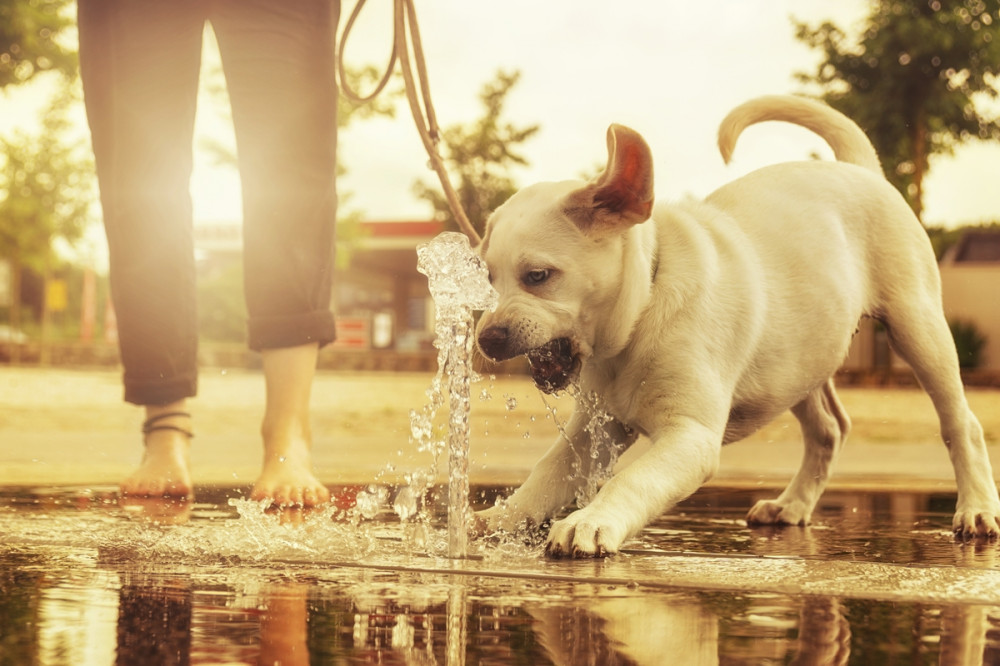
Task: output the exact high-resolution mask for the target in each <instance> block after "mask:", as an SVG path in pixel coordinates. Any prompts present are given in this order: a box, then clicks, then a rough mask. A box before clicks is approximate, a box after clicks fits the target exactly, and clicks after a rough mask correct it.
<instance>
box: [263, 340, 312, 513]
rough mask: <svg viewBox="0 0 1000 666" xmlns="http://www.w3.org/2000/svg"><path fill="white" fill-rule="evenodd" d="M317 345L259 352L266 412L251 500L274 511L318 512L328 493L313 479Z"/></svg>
mask: <svg viewBox="0 0 1000 666" xmlns="http://www.w3.org/2000/svg"><path fill="white" fill-rule="evenodd" d="M318 352H319V345H317V344H316V343H310V344H306V345H300V346H298V347H285V348H281V349H265V350H263V351H262V352H261V358H262V361H263V365H264V385H265V388H266V391H267V401H266V405H265V408H264V424H263V427H262V428H261V434H262V435H263V437H264V466H263V468H262V469H261V472H260V478H259V479H257V483H255V484H254V487H253V491H252V492H251V493H250V499H253V500H257V501H260V500H268V499H269V500H271V502H272V503H274V504H276V505H278V506H303V507H309V506H316V505H318V504H325V503H327V502H329V501H330V491H329V490H327V489H326V486H324V485H323V484H322V483H320V482H319V480H318V479H317V478H316V477H315V476H314V475H313V473H312V456H311V455H310V450H311V442H312V438H311V435H310V432H309V394H310V391H311V389H312V380H313V376H314V374H315V372H316V358H317V354H318Z"/></svg>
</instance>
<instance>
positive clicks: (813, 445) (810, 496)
mask: <svg viewBox="0 0 1000 666" xmlns="http://www.w3.org/2000/svg"><path fill="white" fill-rule="evenodd" d="M792 413H793V414H794V415H795V417H796V418H797V419H798V420H799V424H800V425H801V427H802V437H803V440H804V442H805V451H804V453H803V456H802V464H801V466H800V467H799V471H798V472H796V474H795V477H794V478H793V479H792V482H791V483H789V484H788V487H787V488H785V490H784V492H782V493H781V495H780V496H778V499H775V500H761V501H759V502H757V503H756V504H755V505H754V506H753V508H752V509H750V512H749V513H748V514H747V523H748V524H750V525H805V524H807V523H808V522H809V517H810V516H811V515H812V510H813V507H814V506H816V502H817V501H819V497H820V495H822V494H823V489H824V488H826V483H827V481H828V480H829V478H830V468H831V467H832V465H833V462H834V460H836V458H837V454H838V453H840V449H841V447H842V446H843V445H844V440H846V439H847V433H848V431H849V430H850V428H851V421H850V419H849V418H848V417H847V414H846V413H845V412H844V407H843V405H841V404H840V399H839V398H838V397H837V392H836V391H835V390H834V388H833V380H832V379H828V380H827V381H826V382H825V383H824V384H823V385H822V386H820V387H819V388H817V389H815V390H813V391H812V392H811V393H810V394H809V395H808V396H806V398H805V400H803V401H802V402H800V403H799V404H797V405H795V406H794V407H792Z"/></svg>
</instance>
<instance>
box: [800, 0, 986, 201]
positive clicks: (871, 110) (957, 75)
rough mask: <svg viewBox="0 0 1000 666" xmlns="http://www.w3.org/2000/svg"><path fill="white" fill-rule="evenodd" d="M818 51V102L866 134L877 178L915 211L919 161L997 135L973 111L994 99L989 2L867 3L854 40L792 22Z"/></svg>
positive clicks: (829, 28) (814, 76)
mask: <svg viewBox="0 0 1000 666" xmlns="http://www.w3.org/2000/svg"><path fill="white" fill-rule="evenodd" d="M796 36H797V37H798V39H799V40H801V41H802V42H804V43H806V44H808V45H809V46H810V47H812V48H814V49H817V50H819V51H821V52H822V54H823V60H822V62H821V63H820V64H819V67H818V68H817V70H816V71H815V72H813V73H799V74H798V77H799V79H800V80H801V81H802V82H804V83H809V84H817V85H818V86H819V88H820V90H821V91H822V97H823V99H824V100H825V101H826V102H827V103H829V104H830V105H831V106H833V107H834V108H836V109H838V110H840V111H842V112H843V113H845V114H847V115H848V116H850V117H851V118H853V119H854V120H855V121H856V122H857V123H858V124H859V125H861V127H862V128H864V130H865V131H866V132H867V133H868V135H869V136H870V137H871V139H872V143H873V144H874V145H875V149H876V150H877V151H878V153H879V155H880V157H881V158H882V161H883V166H884V167H885V170H886V177H887V178H888V179H889V181H890V182H892V183H893V185H895V186H896V187H897V188H898V189H899V190H900V191H901V192H902V193H903V194H904V196H906V197H907V200H908V201H909V202H910V205H911V206H912V207H913V209H914V211H915V212H916V213H917V215H918V217H919V216H920V214H921V213H922V210H923V201H922V198H923V178H924V174H925V173H926V171H927V168H928V158H929V157H930V156H931V155H934V154H938V153H945V154H947V153H950V152H951V151H952V150H953V149H954V147H955V145H957V144H958V143H961V142H963V141H966V140H969V139H974V138H976V139H991V140H996V139H1000V119H998V118H995V117H991V116H988V115H984V114H983V113H982V112H980V111H979V110H977V106H976V102H977V100H985V99H996V98H997V97H998V94H1000V93H998V90H997V88H996V83H997V80H998V76H1000V11H998V10H997V7H996V3H995V2H994V0H989V2H987V1H986V0H873V2H872V10H871V14H870V15H869V16H868V18H867V21H866V24H865V27H864V30H863V32H862V34H861V35H860V36H858V37H856V38H855V37H851V36H849V35H848V34H847V33H846V32H844V31H843V30H842V29H841V28H839V27H838V26H836V25H834V24H833V23H829V22H827V23H823V24H822V25H820V26H818V27H810V26H808V25H806V24H803V23H796Z"/></svg>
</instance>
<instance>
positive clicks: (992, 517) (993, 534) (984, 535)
mask: <svg viewBox="0 0 1000 666" xmlns="http://www.w3.org/2000/svg"><path fill="white" fill-rule="evenodd" d="M998 520H1000V510H997V509H996V508H994V509H975V508H971V509H970V508H964V507H961V506H960V507H959V508H958V510H957V511H956V512H955V518H954V519H953V520H952V522H951V529H952V531H953V532H955V537H956V538H958V539H962V540H964V541H969V540H972V539H990V540H991V541H992V540H994V539H996V538H997V537H998V536H1000V522H998Z"/></svg>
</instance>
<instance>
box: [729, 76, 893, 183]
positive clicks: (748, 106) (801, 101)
mask: <svg viewBox="0 0 1000 666" xmlns="http://www.w3.org/2000/svg"><path fill="white" fill-rule="evenodd" d="M768 120H781V121H784V122H788V123H794V124H796V125H801V126H802V127H805V128H806V129H808V130H811V131H813V132H815V133H816V134H818V135H819V136H821V137H823V140H824V141H826V142H827V143H828V144H829V145H830V147H831V148H833V154H834V155H835V156H836V157H837V160H838V161H839V162H849V163H851V164H857V165H858V166H861V167H864V168H866V169H868V170H870V171H873V172H875V173H877V174H878V175H879V176H883V173H882V166H881V164H880V163H879V160H878V154H877V153H876V152H875V148H874V147H873V146H872V142H871V141H870V140H869V139H868V137H867V136H866V135H865V133H864V132H863V131H862V130H861V128H860V127H858V126H857V124H856V123H855V122H854V121H853V120H851V119H850V118H848V117H847V116H845V115H844V114H842V113H840V112H839V111H836V110H834V109H832V108H830V107H829V106H827V105H826V104H823V103H822V102H816V101H813V100H811V99H806V98H805V97H795V96H792V95H766V96H764V97H757V98H756V99H752V100H750V101H748V102H744V103H743V104H740V105H739V106H737V107H736V108H735V109H733V110H732V111H730V112H729V114H728V115H727V116H726V117H725V118H724V119H723V121H722V124H721V125H719V152H721V153H722V159H723V160H725V162H726V164H729V160H730V159H731V158H732V156H733V149H734V148H735V147H736V140H737V139H738V138H739V136H740V134H741V133H742V132H743V130H745V129H746V128H747V127H749V126H750V125H753V124H755V123H762V122H765V121H768Z"/></svg>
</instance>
